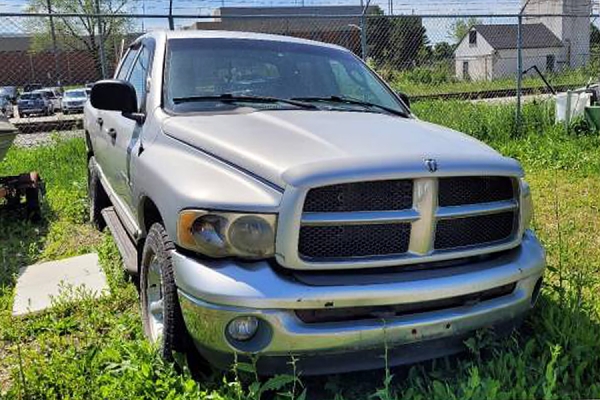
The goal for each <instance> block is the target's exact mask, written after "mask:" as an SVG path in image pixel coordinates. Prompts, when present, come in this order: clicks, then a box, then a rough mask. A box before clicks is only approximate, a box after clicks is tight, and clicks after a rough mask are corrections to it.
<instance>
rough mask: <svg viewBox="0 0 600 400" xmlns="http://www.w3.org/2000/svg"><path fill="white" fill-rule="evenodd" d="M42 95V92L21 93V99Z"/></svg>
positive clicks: (37, 97)
mask: <svg viewBox="0 0 600 400" xmlns="http://www.w3.org/2000/svg"><path fill="white" fill-rule="evenodd" d="M41 97H42V95H41V94H40V93H23V94H22V95H21V99H23V100H34V99H40V98H41Z"/></svg>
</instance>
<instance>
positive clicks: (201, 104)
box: [164, 39, 407, 113]
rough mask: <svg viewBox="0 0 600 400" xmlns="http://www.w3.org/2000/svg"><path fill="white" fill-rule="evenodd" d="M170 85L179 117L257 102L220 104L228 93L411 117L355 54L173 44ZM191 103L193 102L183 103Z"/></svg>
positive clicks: (258, 43) (282, 46)
mask: <svg viewBox="0 0 600 400" xmlns="http://www.w3.org/2000/svg"><path fill="white" fill-rule="evenodd" d="M164 85H165V87H164V103H165V107H166V108H167V109H169V110H172V111H175V112H193V111H209V110H217V109H219V110H221V109H223V110H227V109H232V108H235V107H239V104H240V103H247V102H251V101H250V100H243V99H241V100H240V101H239V102H229V101H227V102H223V101H219V99H218V96H221V95H224V94H226V95H229V96H245V97H269V98H276V99H286V100H289V99H306V100H305V101H312V100H313V99H315V98H320V99H321V98H322V99H330V98H332V97H334V98H349V99H353V100H357V101H363V102H367V103H371V104H373V105H379V106H383V107H385V108H387V109H390V110H396V111H398V112H399V113H407V110H406V109H405V108H404V107H403V106H402V104H401V103H400V102H399V101H398V100H397V99H396V98H395V96H394V95H393V93H392V92H391V91H390V90H389V89H388V88H387V87H386V86H385V85H384V84H383V83H382V82H381V81H380V80H379V79H378V78H377V77H376V76H375V74H373V73H372V72H371V71H370V70H369V69H368V68H367V67H365V66H364V64H363V63H362V62H361V61H359V60H358V59H357V58H356V57H355V56H354V55H352V54H351V53H350V52H347V51H343V50H339V49H335V48H330V47H324V46H314V45H307V44H299V43H289V42H279V41H267V40H244V39H170V40H169V42H168V50H167V59H166V69H165V83H164ZM215 97H217V98H215ZM186 99H187V100H190V101H182V100H186ZM325 103H327V102H326V101H325V102H324V101H319V102H318V106H319V107H324V106H327V105H328V106H330V107H331V108H336V109H340V108H341V109H347V110H350V111H352V110H360V107H357V106H359V105H358V104H349V103H342V102H339V101H337V102H335V101H333V102H332V104H325ZM314 104H317V103H314ZM245 105H247V104H245ZM251 106H252V107H256V108H269V109H273V108H295V106H294V105H293V104H291V103H289V102H288V103H284V102H282V103H279V104H274V103H272V102H252V104H251ZM363 111H364V109H363ZM380 111H381V110H380Z"/></svg>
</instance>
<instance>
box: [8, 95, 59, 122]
mask: <svg viewBox="0 0 600 400" xmlns="http://www.w3.org/2000/svg"><path fill="white" fill-rule="evenodd" d="M17 109H18V110H19V117H21V118H25V117H27V116H29V115H32V114H38V115H52V114H54V106H53V105H52V101H51V100H50V99H49V98H48V93H46V92H25V93H21V96H19V100H18V101H17Z"/></svg>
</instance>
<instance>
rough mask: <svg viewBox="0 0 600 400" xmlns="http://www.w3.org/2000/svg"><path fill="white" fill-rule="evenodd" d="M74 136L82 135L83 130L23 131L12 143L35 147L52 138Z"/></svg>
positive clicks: (50, 141) (44, 143) (46, 142)
mask: <svg viewBox="0 0 600 400" xmlns="http://www.w3.org/2000/svg"><path fill="white" fill-rule="evenodd" d="M74 137H83V131H82V130H74V131H58V132H39V133H24V134H20V135H17V137H16V138H15V141H14V145H15V146H19V147H36V146H42V145H46V144H51V143H52V141H53V140H54V138H64V139H70V138H74Z"/></svg>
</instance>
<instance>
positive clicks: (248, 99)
mask: <svg viewBox="0 0 600 400" xmlns="http://www.w3.org/2000/svg"><path fill="white" fill-rule="evenodd" d="M196 101H220V102H222V103H235V102H240V103H242V102H243V103H265V104H272V103H285V104H291V105H293V106H296V107H300V108H305V109H308V110H317V109H318V107H317V106H315V105H314V104H309V103H304V102H302V101H298V100H294V99H280V98H278V97H269V96H244V95H234V94H230V93H224V94H220V95H216V96H190V97H176V98H174V99H173V102H174V103H175V104H180V103H192V102H196Z"/></svg>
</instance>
